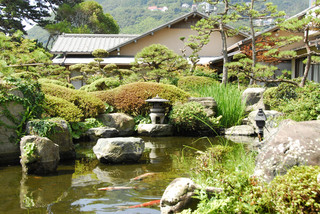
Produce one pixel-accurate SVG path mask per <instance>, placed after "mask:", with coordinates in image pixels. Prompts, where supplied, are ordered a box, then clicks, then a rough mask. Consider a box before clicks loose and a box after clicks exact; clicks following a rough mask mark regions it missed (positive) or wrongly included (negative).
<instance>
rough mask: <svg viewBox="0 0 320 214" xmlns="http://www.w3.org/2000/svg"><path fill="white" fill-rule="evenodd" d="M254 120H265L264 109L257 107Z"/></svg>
mask: <svg viewBox="0 0 320 214" xmlns="http://www.w3.org/2000/svg"><path fill="white" fill-rule="evenodd" d="M254 120H255V121H266V120H267V116H266V115H265V113H264V111H263V110H262V108H260V109H259V111H258V113H257V115H256V117H255V118H254Z"/></svg>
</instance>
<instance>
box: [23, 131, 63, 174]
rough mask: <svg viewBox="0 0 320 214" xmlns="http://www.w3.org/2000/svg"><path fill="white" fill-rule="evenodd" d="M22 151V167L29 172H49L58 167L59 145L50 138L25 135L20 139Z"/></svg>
mask: <svg viewBox="0 0 320 214" xmlns="http://www.w3.org/2000/svg"><path fill="white" fill-rule="evenodd" d="M20 151H21V160H20V162H21V165H22V169H23V171H24V172H26V173H27V174H40V175H43V174H49V173H52V172H55V171H56V169H57V167H58V163H59V160H60V157H59V146H58V145H57V144H55V143H53V142H52V141H51V140H50V139H49V138H46V137H39V136H36V135H27V136H24V137H23V138H22V139H21V141H20Z"/></svg>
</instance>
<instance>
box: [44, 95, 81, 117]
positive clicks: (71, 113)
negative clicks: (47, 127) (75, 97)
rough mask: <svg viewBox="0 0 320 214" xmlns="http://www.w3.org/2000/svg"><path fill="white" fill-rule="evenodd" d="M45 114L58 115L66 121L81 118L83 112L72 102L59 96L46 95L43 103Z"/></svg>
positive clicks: (49, 115) (48, 115)
mask: <svg viewBox="0 0 320 214" xmlns="http://www.w3.org/2000/svg"><path fill="white" fill-rule="evenodd" d="M44 110H45V116H47V117H60V118H63V119H65V120H66V121H68V122H78V121H81V120H83V118H84V115H83V112H82V111H81V110H80V109H79V108H78V107H77V106H76V105H74V104H73V103H71V102H69V101H67V100H65V99H63V98H59V97H55V96H51V95H49V94H47V95H46V99H45V104H44Z"/></svg>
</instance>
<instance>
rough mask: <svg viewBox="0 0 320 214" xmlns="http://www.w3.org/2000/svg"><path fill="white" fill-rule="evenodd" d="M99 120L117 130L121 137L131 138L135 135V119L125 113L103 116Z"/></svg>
mask: <svg viewBox="0 0 320 214" xmlns="http://www.w3.org/2000/svg"><path fill="white" fill-rule="evenodd" d="M97 119H98V120H100V121H101V122H102V123H103V124H104V125H105V126H108V127H110V128H116V129H117V130H118V131H119V136H121V137H125V136H131V135H132V134H133V133H134V126H135V122H134V119H133V117H130V116H129V115H126V114H124V113H112V114H101V115H99V116H98V118H97Z"/></svg>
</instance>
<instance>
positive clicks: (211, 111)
mask: <svg viewBox="0 0 320 214" xmlns="http://www.w3.org/2000/svg"><path fill="white" fill-rule="evenodd" d="M188 102H198V103H200V104H201V105H203V107H204V110H205V112H206V113H207V116H208V117H211V116H215V115H216V112H217V102H216V101H215V100H214V99H213V98H212V97H190V98H189V99H188Z"/></svg>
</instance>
